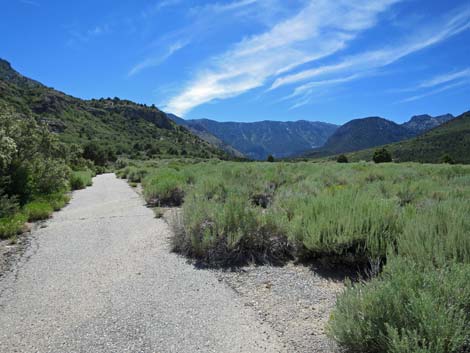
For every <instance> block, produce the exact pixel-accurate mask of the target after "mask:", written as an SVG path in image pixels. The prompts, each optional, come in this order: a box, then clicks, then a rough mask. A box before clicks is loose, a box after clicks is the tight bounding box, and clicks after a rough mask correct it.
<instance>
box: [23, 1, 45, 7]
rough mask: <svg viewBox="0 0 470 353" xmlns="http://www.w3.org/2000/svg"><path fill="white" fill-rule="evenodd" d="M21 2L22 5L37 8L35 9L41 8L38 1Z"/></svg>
mask: <svg viewBox="0 0 470 353" xmlns="http://www.w3.org/2000/svg"><path fill="white" fill-rule="evenodd" d="M20 2H21V3H22V4H25V5H30V6H35V7H39V6H41V4H40V3H39V2H37V1H33V0H20Z"/></svg>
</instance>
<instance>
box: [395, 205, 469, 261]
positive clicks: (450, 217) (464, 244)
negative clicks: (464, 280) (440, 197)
mask: <svg viewBox="0 0 470 353" xmlns="http://www.w3.org/2000/svg"><path fill="white" fill-rule="evenodd" d="M469 215H470V204H469V202H468V200H465V199H461V200H459V199H455V200H447V201H441V202H437V203H436V202H434V203H432V204H431V205H430V206H428V207H427V208H424V209H409V210H408V212H407V215H406V216H405V218H406V219H405V221H404V229H403V232H402V233H401V234H400V236H399V237H398V242H397V246H398V248H397V249H398V253H399V254H400V255H402V256H405V257H407V258H409V259H413V260H414V261H415V262H416V263H430V264H433V265H435V266H445V265H446V264H448V263H452V262H455V261H458V262H466V263H470V236H469V235H470V217H469Z"/></svg>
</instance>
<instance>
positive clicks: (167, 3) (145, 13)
mask: <svg viewBox="0 0 470 353" xmlns="http://www.w3.org/2000/svg"><path fill="white" fill-rule="evenodd" d="M181 2H182V0H160V1H156V2H155V3H154V4H152V5H149V6H148V7H147V8H146V9H144V10H142V12H141V14H140V15H141V17H142V18H143V19H148V18H150V17H152V16H154V15H156V14H157V13H159V12H160V11H161V10H163V9H165V8H168V7H172V6H176V5H179V4H180V3H181Z"/></svg>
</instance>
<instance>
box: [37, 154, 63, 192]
mask: <svg viewBox="0 0 470 353" xmlns="http://www.w3.org/2000/svg"><path fill="white" fill-rule="evenodd" d="M32 173H33V175H32V177H33V183H34V185H35V188H34V189H35V190H34V194H36V195H37V194H40V195H41V194H42V195H47V194H52V193H56V192H58V191H61V190H64V189H66V187H67V183H68V180H69V177H70V169H69V168H68V167H67V166H66V165H65V163H64V162H63V161H60V160H55V159H52V158H46V159H43V160H40V161H36V162H35V163H34V164H33V172H32Z"/></svg>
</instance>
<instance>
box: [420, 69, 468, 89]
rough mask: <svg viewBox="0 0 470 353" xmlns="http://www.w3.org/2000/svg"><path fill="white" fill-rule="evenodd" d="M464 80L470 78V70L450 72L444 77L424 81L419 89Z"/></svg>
mask: <svg viewBox="0 0 470 353" xmlns="http://www.w3.org/2000/svg"><path fill="white" fill-rule="evenodd" d="M462 78H470V68H467V69H465V70H461V71H457V72H449V73H446V74H443V75H439V76H436V77H433V78H431V79H430V80H427V81H424V82H422V83H421V84H419V85H418V87H417V88H430V87H434V86H438V85H440V84H443V83H447V82H451V81H455V80H458V79H462Z"/></svg>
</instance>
